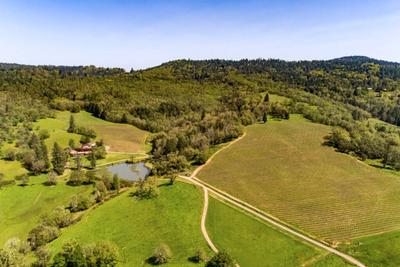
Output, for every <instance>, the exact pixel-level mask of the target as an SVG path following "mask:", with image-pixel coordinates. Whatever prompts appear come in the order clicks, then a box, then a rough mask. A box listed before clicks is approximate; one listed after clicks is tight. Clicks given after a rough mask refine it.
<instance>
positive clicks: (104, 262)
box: [51, 241, 119, 267]
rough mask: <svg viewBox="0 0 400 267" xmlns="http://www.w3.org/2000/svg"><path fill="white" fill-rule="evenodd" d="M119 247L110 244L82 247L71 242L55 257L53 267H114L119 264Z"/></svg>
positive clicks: (102, 243) (103, 243) (100, 243)
mask: <svg viewBox="0 0 400 267" xmlns="http://www.w3.org/2000/svg"><path fill="white" fill-rule="evenodd" d="M118 258H119V253H118V247H117V246H116V245H114V244H112V243H110V242H104V241H102V242H98V243H95V244H91V245H87V246H83V247H82V246H81V245H80V244H78V243H77V242H76V241H71V242H68V243H66V244H64V246H63V250H62V252H60V253H58V254H57V255H56V256H55V257H54V261H53V263H52V264H51V266H52V267H65V266H71V267H80V266H86V267H113V266H116V265H117V263H118Z"/></svg>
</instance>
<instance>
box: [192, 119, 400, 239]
mask: <svg viewBox="0 0 400 267" xmlns="http://www.w3.org/2000/svg"><path fill="white" fill-rule="evenodd" d="M328 133H329V127H326V126H323V125H319V124H313V123H310V122H308V121H306V120H304V119H302V118H301V117H299V116H292V118H291V120H289V121H269V122H268V123H267V124H263V125H260V124H258V125H253V126H250V127H248V128H247V136H246V137H245V138H244V139H242V140H241V141H239V142H237V143H236V144H234V145H233V146H231V147H229V148H227V149H226V150H224V151H223V152H221V153H220V154H218V155H217V156H216V157H215V158H214V160H213V161H212V162H211V164H210V165H208V166H206V167H205V168H203V170H202V171H201V172H200V173H199V177H200V178H201V179H203V180H205V181H207V182H209V183H211V184H213V185H215V186H217V187H219V188H221V189H223V190H226V191H227V192H229V193H231V194H233V195H235V196H237V197H239V198H241V199H243V200H245V201H248V202H250V203H252V204H254V205H256V206H258V207H260V208H262V209H264V210H266V211H268V212H271V213H272V214H273V215H275V216H277V217H279V218H281V219H283V220H285V221H287V222H289V223H291V224H293V225H295V226H297V227H300V228H302V229H304V230H306V231H307V232H310V233H313V234H316V235H318V236H319V237H321V238H324V239H326V240H330V241H333V240H341V241H342V240H346V239H349V238H354V237H357V236H361V235H366V234H371V233H377V232H381V231H389V230H395V229H399V228H400V180H399V179H398V178H397V177H395V176H393V175H390V174H387V173H385V172H382V171H380V170H378V169H376V168H373V167H370V166H367V165H366V164H364V163H361V162H359V161H357V160H356V159H354V158H351V157H350V156H348V155H345V154H341V153H337V152H335V151H333V150H332V149H331V148H329V147H325V146H322V145H321V143H322V142H323V136H325V135H327V134H328Z"/></svg>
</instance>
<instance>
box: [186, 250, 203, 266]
mask: <svg viewBox="0 0 400 267" xmlns="http://www.w3.org/2000/svg"><path fill="white" fill-rule="evenodd" d="M189 260H190V261H192V262H196V263H200V262H204V261H206V260H207V253H206V252H205V251H204V249H202V248H199V249H197V250H196V253H195V254H194V256H193V257H190V259H189Z"/></svg>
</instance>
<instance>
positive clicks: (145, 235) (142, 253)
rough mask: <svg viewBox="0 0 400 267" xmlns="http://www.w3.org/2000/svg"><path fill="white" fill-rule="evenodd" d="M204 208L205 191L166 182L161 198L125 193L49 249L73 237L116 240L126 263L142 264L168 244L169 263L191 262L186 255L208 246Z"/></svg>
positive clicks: (66, 231) (91, 214)
mask: <svg viewBox="0 0 400 267" xmlns="http://www.w3.org/2000/svg"><path fill="white" fill-rule="evenodd" d="M201 210H202V195H201V194H200V193H199V192H198V189H197V188H195V187H194V186H192V185H187V184H183V183H176V184H175V185H174V186H163V187H161V194H160V196H159V197H158V198H156V199H152V200H142V201H139V200H135V199H134V198H132V197H129V195H128V194H127V193H125V194H123V195H121V196H119V197H117V198H114V199H112V200H110V201H108V202H106V203H105V204H104V205H102V206H100V207H98V208H97V209H96V210H94V211H92V212H91V213H90V214H88V215H87V216H85V217H84V218H83V220H82V221H81V222H78V223H77V224H76V225H73V226H71V227H69V228H68V229H66V230H65V231H64V232H63V234H62V235H61V237H60V238H59V239H57V240H56V241H55V242H53V243H51V244H50V248H51V249H52V250H54V251H58V250H59V249H60V247H61V246H62V244H63V243H65V242H66V241H68V240H71V239H76V240H78V241H80V242H84V243H91V242H94V241H97V240H111V241H113V242H115V243H116V244H117V245H118V246H119V248H120V252H121V254H122V260H123V262H122V263H121V266H143V265H145V263H144V261H145V260H146V259H147V258H148V257H149V256H150V255H151V254H152V252H153V250H154V248H155V247H157V246H158V245H159V244H160V243H166V244H168V245H169V246H170V247H171V250H172V252H173V254H174V256H173V259H172V261H171V263H170V264H168V265H165V266H192V265H193V264H191V263H190V262H188V260H187V258H188V257H190V256H192V255H193V253H194V251H195V250H196V248H197V247H198V246H201V247H203V248H204V249H206V242H205V240H204V238H203V236H202V234H201V232H200V216H201Z"/></svg>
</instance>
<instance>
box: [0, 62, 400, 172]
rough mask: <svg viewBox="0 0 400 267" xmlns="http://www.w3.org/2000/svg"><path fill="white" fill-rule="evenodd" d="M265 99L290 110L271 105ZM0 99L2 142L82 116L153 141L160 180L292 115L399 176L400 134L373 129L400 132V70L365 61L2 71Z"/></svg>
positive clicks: (7, 67)
mask: <svg viewBox="0 0 400 267" xmlns="http://www.w3.org/2000/svg"><path fill="white" fill-rule="evenodd" d="M268 93H273V94H278V95H282V96H286V97H288V98H289V99H290V101H287V102H285V103H274V102H273V101H270V100H269V97H268ZM0 96H1V97H0V101H1V102H2V105H1V109H0V112H1V115H2V116H1V118H0V124H1V128H2V133H1V134H0V142H12V141H14V140H15V139H16V136H17V135H16V132H17V130H18V128H20V127H21V125H22V124H26V125H28V124H29V123H30V122H32V121H35V120H36V119H38V118H42V117H48V116H51V113H52V112H51V110H53V109H57V110H70V111H72V112H78V111H79V110H81V109H84V110H86V111H89V112H91V113H92V114H93V115H95V116H96V117H99V118H102V119H105V120H109V121H113V122H122V123H129V124H132V125H135V126H137V127H139V128H141V129H144V130H148V131H150V132H152V133H154V134H153V135H152V136H151V138H150V139H149V140H148V141H149V142H151V143H152V145H153V149H152V154H153V156H154V158H155V159H156V160H157V164H156V170H155V171H156V172H158V173H159V174H160V175H163V174H165V173H168V172H171V171H179V170H181V169H182V166H183V167H184V166H187V164H188V163H190V162H191V163H202V162H204V161H205V160H206V159H207V156H208V150H209V148H211V147H212V146H214V145H217V144H220V143H223V142H226V141H229V140H232V139H234V138H236V137H238V136H240V135H241V134H242V132H243V126H246V125H249V124H252V123H256V122H266V121H267V120H268V116H273V117H277V118H283V119H285V118H288V116H289V113H290V112H297V113H302V114H303V115H304V116H305V117H306V118H308V119H310V120H312V121H315V122H319V123H323V124H327V125H331V126H334V127H336V128H335V129H334V130H333V131H332V136H330V137H328V139H327V144H330V145H332V146H335V147H336V148H337V149H339V150H341V151H343V152H348V153H355V154H356V155H357V156H360V157H361V158H373V159H382V160H383V161H384V163H385V164H389V165H392V166H395V167H396V168H397V167H399V168H400V149H399V144H400V141H398V140H399V131H398V129H397V128H396V127H391V126H390V125H389V124H383V123H372V122H371V121H370V120H369V118H372V117H375V118H378V119H381V120H383V121H385V122H388V123H390V124H394V125H400V106H399V103H400V98H399V97H400V64H399V63H394V62H386V61H381V60H375V59H371V58H367V57H359V56H357V57H343V58H338V59H333V60H327V61H322V60H314V61H296V62H288V61H283V60H275V59H269V60H264V59H257V60H239V61H232V60H199V61H193V60H177V61H171V62H168V63H165V64H162V65H160V66H157V67H154V68H150V69H147V70H139V71H130V72H126V71H124V70H122V69H118V68H97V67H94V66H76V67H67V66H28V65H18V64H0ZM10 99H11V100H10ZM3 130H4V131H3Z"/></svg>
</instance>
